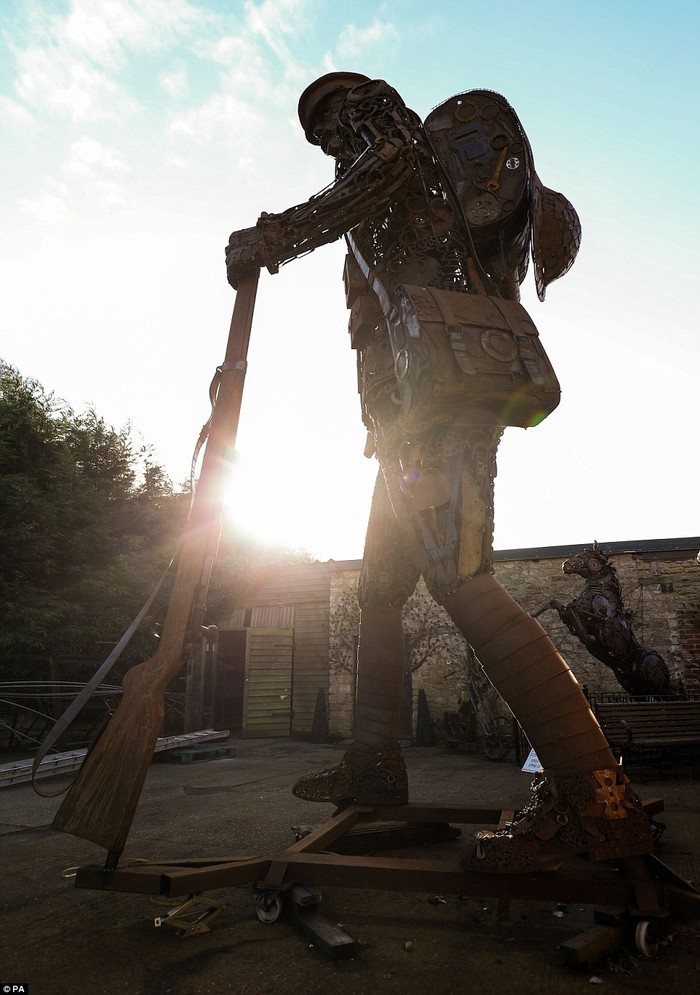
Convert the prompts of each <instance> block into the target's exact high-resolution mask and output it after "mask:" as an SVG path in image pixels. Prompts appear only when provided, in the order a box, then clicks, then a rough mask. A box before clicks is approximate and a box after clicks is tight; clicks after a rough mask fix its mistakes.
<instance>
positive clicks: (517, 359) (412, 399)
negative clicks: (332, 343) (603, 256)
mask: <svg viewBox="0 0 700 995" xmlns="http://www.w3.org/2000/svg"><path fill="white" fill-rule="evenodd" d="M394 301H395V303H394V307H393V308H392V309H391V313H390V314H389V315H387V327H388V331H389V338H390V341H391V348H392V352H393V356H394V373H395V377H396V391H395V395H394V397H395V401H396V403H397V405H398V411H397V420H398V423H399V424H400V425H401V427H402V428H403V429H404V431H406V432H409V433H411V432H416V431H422V430H424V429H426V428H428V427H429V426H430V425H432V424H436V423H438V422H443V421H445V422H448V421H449V422H451V423H452V424H463V425H503V426H506V425H513V426H519V427H520V428H528V427H530V426H533V425H537V424H539V422H541V421H542V420H543V419H544V418H546V417H547V415H548V414H550V412H552V411H553V410H554V409H555V408H556V406H557V405H558V403H559V399H560V396H561V391H560V387H559V382H558V380H557V377H556V374H555V373H554V370H553V368H552V365H551V363H550V361H549V358H548V357H547V354H546V352H545V351H544V348H543V347H542V343H541V342H540V338H539V334H538V332H537V328H536V327H535V325H534V323H533V321H532V319H531V318H530V316H529V314H528V313H527V311H526V310H525V308H524V307H522V305H520V304H519V303H518V302H517V301H510V300H503V299H501V298H497V297H487V296H485V295H480V294H467V293H456V292H454V291H448V290H438V289H436V288H434V287H418V286H408V285H404V286H402V287H399V288H397V292H396V296H395V298H394Z"/></svg>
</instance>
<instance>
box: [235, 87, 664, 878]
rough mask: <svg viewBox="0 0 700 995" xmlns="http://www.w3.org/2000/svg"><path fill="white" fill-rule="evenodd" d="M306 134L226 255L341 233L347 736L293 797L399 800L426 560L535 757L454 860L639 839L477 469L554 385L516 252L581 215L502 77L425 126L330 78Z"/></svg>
mask: <svg viewBox="0 0 700 995" xmlns="http://www.w3.org/2000/svg"><path fill="white" fill-rule="evenodd" d="M299 117H300V120H301V124H302V127H303V128H304V131H305V134H306V137H307V139H308V141H309V142H311V143H312V144H314V145H319V146H320V147H321V149H322V150H323V152H324V153H325V154H326V155H329V156H332V157H333V158H334V159H335V160H336V178H335V182H334V183H333V184H332V185H331V186H330V187H328V188H327V189H326V190H324V191H322V192H321V193H319V194H318V195H316V196H314V197H312V198H311V199H310V200H309V201H308V202H307V203H305V204H301V205H299V206H297V207H293V208H291V209H289V210H287V211H284V212H283V213H281V214H277V215H271V214H263V215H262V216H261V218H260V220H259V221H258V223H257V225H256V226H255V227H254V228H249V229H245V230H243V231H239V232H234V233H233V234H232V235H231V239H230V242H229V246H228V249H227V268H228V278H229V281H230V282H231V283H232V285H233V286H234V287H235V286H236V285H237V283H238V281H239V280H240V278H241V277H242V275H243V274H245V273H246V272H247V271H249V270H250V269H251V268H253V267H261V266H263V265H264V266H266V267H267V268H268V269H269V270H270V271H271V272H276V270H277V268H278V266H279V264H280V263H282V262H285V261H287V260H290V259H293V258H295V257H297V256H299V255H301V254H302V253H306V252H308V251H310V250H312V249H315V248H317V247H318V246H319V245H322V244H324V243H326V242H331V241H333V240H335V239H337V238H338V237H340V236H341V235H344V236H345V238H346V241H347V245H348V256H347V262H346V269H345V283H346V291H347V302H348V307H349V308H350V333H351V339H352V345H353V347H354V348H355V349H357V351H358V359H359V363H358V369H359V386H360V395H361V401H362V413H363V418H364V421H365V424H366V425H367V428H368V431H369V435H370V437H371V449H370V455H371V454H372V451H373V452H374V454H376V456H377V458H378V460H379V464H380V472H379V475H378V479H377V484H376V488H375V493H374V497H373V502H372V510H371V515H370V521H369V526H368V531H367V539H366V545H365V552H364V559H363V565H362V572H361V577H360V584H359V599H360V607H361V616H360V641H359V653H358V678H357V700H356V711H355V728H354V741H353V745H352V746H351V747H350V749H349V750H348V751H347V752H346V754H345V756H344V758H343V760H342V761H341V763H340V764H339V765H337V766H336V767H333V768H330V769H329V770H324V771H321V772H318V773H313V774H310V775H308V776H306V777H304V778H302V779H301V780H300V781H299V782H298V783H297V784H296V785H295V787H294V793H295V794H296V795H298V796H299V797H301V798H305V799H311V800H315V801H327V802H333V803H335V804H340V805H342V804H343V803H345V802H347V801H349V800H351V799H354V800H356V801H358V802H364V803H367V804H377V803H382V804H386V803H391V802H395V803H396V804H401V803H403V802H405V801H406V800H407V797H408V783H407V776H406V768H405V766H404V762H403V759H402V757H401V754H400V750H399V744H398V731H399V712H400V703H401V688H402V683H403V669H404V643H403V626H402V606H403V604H404V603H405V601H406V600H407V598H408V597H409V595H410V593H411V592H412V591H413V589H414V587H415V585H416V583H417V581H418V579H419V577H420V575H421V574H422V575H423V577H424V578H425V581H426V583H427V585H428V588H429V590H430V592H431V594H432V595H433V597H434V598H435V599H436V600H437V601H438V602H439V603H440V604H442V605H444V607H445V608H446V610H447V611H448V612H449V614H450V616H451V617H452V619H453V620H454V622H455V623H456V625H457V626H458V628H459V629H460V630H461V632H462V633H463V634H464V636H465V638H466V639H467V641H468V642H469V643H470V644H471V646H473V648H474V650H475V652H476V654H477V656H478V658H479V660H480V661H481V664H482V666H483V667H484V670H485V671H486V673H487V675H488V677H489V679H490V680H491V681H492V683H493V684H494V685H495V687H496V688H497V689H498V691H499V692H500V694H501V695H502V697H503V698H504V699H505V701H506V702H507V703H508V705H509V706H510V708H511V709H512V711H513V713H514V714H515V716H516V717H517V719H518V721H519V722H520V724H521V725H522V727H523V729H524V731H525V733H526V735H527V737H528V739H529V741H530V743H531V744H532V746H533V747H534V749H535V750H536V752H537V755H538V757H539V759H540V761H541V763H542V765H543V767H544V769H545V776H544V777H543V778H540V779H539V780H538V781H537V782H536V784H535V785H534V790H533V797H532V801H531V803H530V805H529V806H528V808H527V809H526V810H525V811H524V812H523V813H521V814H520V816H519V818H518V819H517V820H516V821H515V822H514V823H512V824H511V825H509V826H508V827H506V828H505V829H502V830H498V831H496V832H485V833H479V834H478V835H477V837H476V839H475V844H474V846H473V848H472V849H471V851H470V853H469V854H468V855H467V857H466V861H467V864H468V865H469V866H470V867H475V868H480V869H483V870H495V871H510V872H519V871H523V870H528V869H536V870H544V869H554V868H556V867H558V866H560V865H561V863H562V862H563V861H564V860H565V859H566V858H567V856H569V855H572V854H574V853H587V854H589V855H590V856H592V857H593V858H595V859H610V858H612V857H616V856H625V855H630V854H637V853H644V852H648V851H649V850H651V849H652V839H651V832H650V827H649V822H648V819H647V817H646V815H645V813H644V811H643V809H642V807H641V805H640V803H639V801H638V799H637V798H636V797H635V796H634V794H633V793H632V792H631V790H630V789H629V786H628V782H627V778H626V777H625V775H624V773H623V772H622V770H621V768H620V767H619V766H618V765H617V763H616V761H615V758H614V757H613V755H612V753H611V751H610V748H609V746H608V744H607V741H606V739H605V737H604V736H603V734H602V732H601V730H600V727H599V726H598V724H597V722H596V720H595V718H594V716H593V714H592V713H591V711H590V709H589V707H588V703H587V701H586V699H585V696H584V695H583V693H582V691H581V688H580V687H579V685H578V683H577V681H576V679H575V677H574V676H573V674H572V673H571V671H570V669H569V667H568V666H567V664H566V663H565V661H564V660H563V659H562V657H561V656H560V655H559V653H558V652H557V650H556V648H555V647H554V645H553V644H552V643H551V641H550V640H549V638H548V637H547V635H546V634H545V632H544V630H543V629H542V627H541V626H540V625H539V623H538V622H536V621H535V620H534V619H532V618H531V617H530V616H529V615H528V614H527V613H526V612H525V611H523V609H522V608H521V607H520V606H519V605H518V604H517V603H516V602H515V601H514V600H513V599H512V598H511V597H510V595H509V594H508V593H507V592H506V591H505V590H504V589H503V588H502V587H501V585H500V584H499V583H498V582H497V581H496V580H495V578H494V577H493V573H492V534H493V480H494V477H495V474H496V448H497V446H498V442H499V439H500V437H501V434H502V431H503V427H504V426H507V425H519V426H522V427H526V426H528V425H534V424H537V422H538V421H540V420H542V418H544V417H545V416H546V415H547V414H548V413H549V412H550V411H551V410H552V409H553V408H554V407H556V405H557V403H558V401H559V385H558V383H557V381H556V377H555V376H554V373H553V371H552V370H551V367H550V366H549V363H548V360H547V357H546V355H545V353H544V351H543V350H542V347H541V345H540V343H539V339H538V336H537V331H536V329H535V327H534V325H533V324H532V321H531V320H530V318H529V316H528V315H527V313H526V312H525V311H524V309H523V308H522V307H521V306H520V304H519V303H518V299H519V285H520V283H521V282H522V280H523V279H524V277H525V273H526V270H527V266H528V257H529V253H530V246H532V254H533V259H534V265H535V279H536V283H537V290H538V295H539V297H540V299H544V293H545V288H546V286H547V284H548V283H550V282H551V281H552V280H554V279H556V278H557V277H559V276H561V275H562V274H564V273H565V272H566V271H567V270H568V269H569V267H570V266H571V264H572V262H573V260H574V257H575V255H576V252H577V249H578V244H579V237H580V229H579V225H578V218H577V216H576V213H575V211H574V209H573V207H572V206H571V204H569V202H568V201H567V200H566V198H564V197H563V196H562V195H561V194H557V193H555V192H554V191H552V190H549V189H547V188H546V187H544V186H543V185H542V183H541V182H540V180H539V178H538V177H537V174H536V173H535V170H534V165H533V158H532V153H531V150H530V147H529V143H528V140H527V138H526V136H525V132H524V131H523V129H522V126H521V124H520V121H519V120H518V118H517V116H516V114H515V112H514V111H513V109H512V108H511V107H510V105H509V104H508V103H507V101H506V100H505V99H504V98H503V97H501V96H499V95H498V94H496V93H491V92H489V91H483V90H473V91H469V92H466V93H463V94H460V95H458V96H455V97H452V98H451V99H450V100H448V101H447V102H446V103H444V104H442V105H440V106H439V107H438V108H436V109H435V110H434V111H433V112H432V113H431V114H430V115H429V116H428V118H427V119H426V121H425V122H424V123H421V121H420V119H419V118H418V117H417V115H416V114H415V113H414V112H413V111H410V110H409V109H408V108H407V107H406V106H405V104H404V102H403V101H402V99H401V97H400V96H399V94H398V93H397V92H396V91H395V90H394V89H392V87H390V86H389V85H388V84H387V83H385V82H384V81H383V80H369V79H368V78H367V77H365V76H361V75H358V74H355V73H330V74H328V75H326V76H323V77H321V78H320V79H318V80H316V81H315V82H314V83H312V84H311V86H309V87H308V88H307V89H306V90H305V91H304V93H303V94H302V96H301V99H300V101H299Z"/></svg>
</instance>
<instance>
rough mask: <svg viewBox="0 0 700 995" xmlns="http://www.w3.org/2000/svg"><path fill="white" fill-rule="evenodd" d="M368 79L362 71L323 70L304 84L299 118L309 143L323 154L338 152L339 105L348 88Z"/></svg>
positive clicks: (335, 153) (331, 154) (333, 154)
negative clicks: (309, 82) (311, 81)
mask: <svg viewBox="0 0 700 995" xmlns="http://www.w3.org/2000/svg"><path fill="white" fill-rule="evenodd" d="M368 80H369V77H368V76H363V75H362V74H361V73H341V72H337V73H326V75H325V76H320V77H319V78H318V79H317V80H314V82H313V83H311V84H310V85H309V86H307V88H306V89H305V90H304V92H303V93H302V95H301V97H300V98H299V120H300V121H301V126H302V128H303V129H304V134H305V135H306V139H307V141H308V142H311V144H312V145H319V146H320V147H321V148H322V149H323V151H324V152H325V154H326V155H330V156H336V155H337V153H338V151H339V146H340V143H339V141H338V111H339V110H340V106H341V104H342V102H343V99H344V97H345V94H346V92H347V91H348V90H351V89H352V88H353V86H357V85H358V84H359V83H366V82H367V81H368Z"/></svg>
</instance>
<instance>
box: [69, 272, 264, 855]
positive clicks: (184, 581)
mask: <svg viewBox="0 0 700 995" xmlns="http://www.w3.org/2000/svg"><path fill="white" fill-rule="evenodd" d="M258 276H259V271H258V270H255V272H254V273H251V274H250V275H249V276H247V277H245V279H244V280H242V281H241V284H240V286H239V288H238V291H237V293H236V301H235V305H234V309H233V317H232V319H231V328H230V332H229V338H228V345H227V348H226V358H225V360H224V364H223V366H222V367H221V368H220V380H219V385H218V391H217V394H216V400H215V403H214V406H213V411H212V416H211V422H210V426H209V435H208V439H207V444H206V449H205V451H204V457H203V460H202V468H201V473H200V477H199V482H198V485H197V488H196V490H195V494H194V500H193V502H192V508H191V510H190V515H189V518H188V520H187V523H186V525H185V528H184V532H183V535H182V542H181V546H180V553H179V558H178V567H177V573H176V576H175V582H174V585H173V590H172V594H171V596H170V601H169V603H168V609H167V613H166V616H165V622H164V624H163V632H162V635H161V639H160V643H159V645H158V649H157V651H156V653H155V654H154V655H153V656H152V657H151V658H150V659H149V660H146V661H144V662H143V663H140V664H138V666H136V667H134V668H132V669H131V670H130V671H128V673H127V674H126V676H125V678H124V694H123V696H122V700H121V702H120V704H119V706H118V708H117V710H116V712H115V713H114V715H113V716H112V717H111V719H110V720H109V722H108V723H107V725H106V726H105V728H104V730H103V731H102V733H101V735H100V736H99V738H98V739H97V740H96V742H95V743H93V745H92V747H91V748H90V750H89V751H88V753H87V755H86V757H85V760H84V761H83V764H82V766H81V768H80V770H79V772H78V775H77V777H76V779H75V781H74V782H73V784H72V785H71V787H70V789H69V791H68V793H67V794H66V796H65V798H64V800H63V802H62V804H61V806H60V808H59V810H58V812H57V813H56V816H55V818H54V820H53V828H54V829H58V830H61V831H62V832H65V833H70V834H72V835H73V836H80V837H82V838H83V839H86V840H91V841H92V842H93V843H97V844H99V845H100V846H103V847H105V848H106V849H107V850H108V851H109V852H108V857H107V865H106V866H107V867H114V866H115V865H116V863H117V861H118V859H119V856H120V854H121V852H122V850H123V849H124V844H125V842H126V838H127V836H128V833H129V829H130V827H131V822H132V820H133V817H134V812H135V811H136V806H137V805H138V801H139V797H140V795H141V790H142V788H143V783H144V781H145V779H146V774H147V772H148V767H149V765H150V763H151V759H152V757H153V751H154V748H155V744H156V740H157V738H158V735H159V733H160V729H161V724H162V721H163V715H164V712H165V705H164V696H165V690H166V688H167V686H168V684H169V683H170V681H171V680H172V679H173V678H174V677H175V676H176V675H177V673H178V672H179V670H180V669H181V667H182V664H183V662H184V656H185V650H186V648H187V646H188V644H189V643H190V641H191V639H192V637H193V634H198V633H199V628H200V626H201V624H202V619H203V616H204V607H205V600H206V595H207V589H208V586H209V578H210V575H211V569H212V565H213V563H214V560H215V559H216V554H217V551H218V546H219V537H220V533H221V515H222V512H223V507H224V497H225V495H224V486H223V483H224V479H225V475H226V472H227V469H228V465H229V463H230V461H231V459H232V457H233V450H234V445H235V441H236V432H237V429H238V420H239V416H240V410H241V399H242V395H243V384H244V380H245V366H246V356H247V354H248V343H249V340H250V328H251V324H252V320H253V308H254V306H255V294H256V291H257V285H258Z"/></svg>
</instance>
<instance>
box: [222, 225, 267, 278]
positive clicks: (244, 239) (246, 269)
mask: <svg viewBox="0 0 700 995" xmlns="http://www.w3.org/2000/svg"><path fill="white" fill-rule="evenodd" d="M262 265H263V255H262V240H261V237H260V230H259V229H258V228H242V229H241V230H240V231H234V232H233V234H232V235H231V237H230V238H229V240H228V245H227V246H226V275H227V277H228V282H229V283H230V284H231V286H232V287H233V288H234V289H237V288H238V284H239V283H240V282H241V280H242V278H243V277H244V276H245V275H246V273H250V271H251V270H253V269H260V268H261V266H262Z"/></svg>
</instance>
